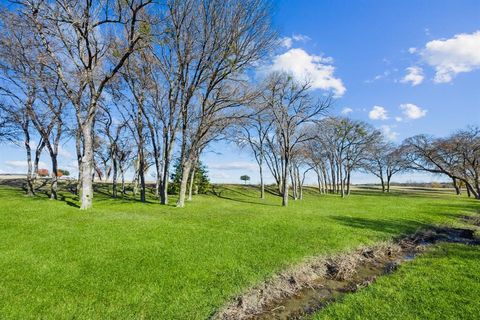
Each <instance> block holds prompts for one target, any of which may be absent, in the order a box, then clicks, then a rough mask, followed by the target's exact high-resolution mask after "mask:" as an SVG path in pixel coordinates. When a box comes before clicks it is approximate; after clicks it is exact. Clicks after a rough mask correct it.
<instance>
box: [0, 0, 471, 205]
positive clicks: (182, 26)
mask: <svg viewBox="0 0 480 320" xmlns="http://www.w3.org/2000/svg"><path fill="white" fill-rule="evenodd" d="M270 11H271V10H270V8H269V4H268V2H266V1H264V0H242V1H240V0H168V1H166V2H165V3H162V4H159V3H156V2H154V1H151V0H122V1H105V0H78V1H70V0H49V1H45V0H19V1H15V2H14V3H12V6H11V7H10V8H8V9H2V10H1V11H0V21H1V28H2V31H3V32H2V34H0V77H1V78H0V94H1V96H2V100H1V101H0V122H1V127H0V128H1V129H0V138H3V139H4V140H9V141H13V142H18V141H22V142H21V143H22V144H23V145H24V147H25V150H26V158H27V163H28V175H27V176H28V178H27V192H28V194H33V193H34V186H33V181H34V179H35V175H36V173H37V172H38V163H39V159H40V155H41V154H42V152H43V151H44V150H46V151H47V152H48V154H49V156H50V158H51V162H52V170H51V172H52V174H53V178H52V183H51V197H52V198H56V197H57V188H58V186H57V174H56V173H57V172H58V160H57V158H58V153H59V148H60V146H61V144H60V143H62V142H65V141H68V140H69V139H72V140H73V141H74V143H75V147H76V155H77V164H78V169H79V176H78V186H77V190H78V192H79V196H80V200H81V208H82V209H88V208H90V207H91V206H92V199H93V179H94V177H96V178H98V179H100V180H108V181H111V184H112V195H113V196H114V197H116V196H117V194H118V184H119V183H121V192H124V190H125V175H126V172H127V171H128V170H133V171H134V174H133V177H134V179H133V184H134V190H135V192H136V193H137V192H138V194H139V195H140V200H142V201H145V198H146V187H145V181H146V174H147V173H148V172H153V176H154V178H155V181H156V183H155V195H156V196H157V197H158V199H159V201H160V203H162V204H167V203H168V190H170V191H172V190H173V191H175V192H177V193H178V201H177V206H179V207H183V206H184V205H185V200H187V198H188V197H189V195H190V197H191V194H192V192H191V191H190V192H189V190H192V189H193V185H197V184H198V185H200V182H198V183H197V182H195V183H194V181H199V180H198V179H200V178H198V177H199V172H200V171H201V170H204V168H203V167H202V166H201V165H200V156H201V154H202V152H204V151H205V149H206V148H207V147H208V145H209V144H210V143H211V142H212V141H215V140H217V139H220V138H224V137H225V136H229V137H231V138H232V139H234V140H235V141H236V142H237V143H238V144H240V145H241V146H244V147H248V148H249V149H250V150H251V151H252V153H253V155H254V158H255V160H256V161H257V163H258V167H259V173H260V179H261V197H262V198H263V197H264V193H265V191H264V170H265V169H267V170H268V171H269V172H270V173H271V174H272V176H273V177H274V179H275V182H276V185H277V187H278V193H279V194H280V195H281V196H282V199H283V200H282V202H283V205H285V206H286V205H287V204H288V201H289V196H290V193H291V196H292V197H293V198H294V199H297V198H299V199H301V198H302V186H303V185H304V182H305V180H306V178H307V176H308V175H311V174H313V173H315V175H316V177H317V181H318V188H319V191H320V192H322V193H327V192H330V193H339V194H341V195H342V196H343V197H344V196H348V194H350V185H351V175H352V172H354V171H360V170H361V171H367V172H370V173H373V174H374V175H376V176H378V177H379V179H380V181H381V183H382V187H383V190H384V191H386V192H388V191H389V185H390V181H391V179H392V176H393V175H395V174H396V173H398V172H401V171H403V170H423V171H428V172H433V173H442V174H446V175H447V176H449V177H450V178H451V179H452V181H453V182H454V184H455V185H456V186H457V187H459V186H460V185H461V184H463V185H465V186H466V189H467V192H468V193H469V194H471V195H473V196H475V197H479V193H480V192H479V186H478V171H479V169H478V162H479V160H478V159H479V157H478V153H479V151H478V150H479V148H478V144H479V143H478V139H479V138H478V135H479V134H478V129H474V128H469V129H468V130H465V131H462V132H459V133H456V134H455V135H453V136H452V137H449V138H445V139H433V138H430V137H426V136H417V137H413V138H410V139H407V140H406V141H405V142H404V143H403V144H402V145H401V146H394V145H392V144H391V143H389V142H387V141H386V139H385V138H384V137H383V136H382V134H381V133H380V132H379V131H378V130H375V129H374V128H373V127H371V126H370V125H368V124H366V123H364V122H361V121H355V120H351V119H348V118H338V117H326V114H327V111H328V109H329V108H330V107H331V106H332V104H333V98H332V97H331V96H320V97H318V96H315V95H313V94H312V90H311V83H310V82H309V81H308V80H305V81H298V80H295V79H294V78H293V77H292V76H291V75H290V74H287V73H284V72H274V73H271V74H269V75H267V76H265V77H264V79H263V80H261V81H259V82H255V81H253V80H251V78H250V77H249V73H250V72H251V70H252V67H253V66H254V65H255V64H256V63H258V62H259V61H260V60H261V59H262V58H264V57H265V56H266V55H267V54H268V53H269V52H270V51H271V49H272V48H274V47H275V44H276V43H277V37H276V35H275V32H273V31H272V28H271V25H270V16H269V12H270ZM20 137H21V138H20ZM33 139H36V140H37V141H36V143H33ZM174 158H178V164H177V165H176V166H175V168H174V181H175V186H174V187H173V186H172V187H169V184H170V180H171V175H170V171H171V169H172V168H171V167H172V162H173V159H174ZM200 176H201V175H200ZM119 180H120V182H119ZM460 183H461V184H460Z"/></svg>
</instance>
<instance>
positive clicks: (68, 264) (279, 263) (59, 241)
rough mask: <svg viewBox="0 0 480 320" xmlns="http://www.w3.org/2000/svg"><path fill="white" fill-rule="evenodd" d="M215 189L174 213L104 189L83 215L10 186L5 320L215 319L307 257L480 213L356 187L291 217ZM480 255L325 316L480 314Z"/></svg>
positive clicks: (2, 244) (406, 272)
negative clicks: (114, 195) (242, 296)
mask: <svg viewBox="0 0 480 320" xmlns="http://www.w3.org/2000/svg"><path fill="white" fill-rule="evenodd" d="M215 190H216V194H217V195H216V196H215V195H213V194H210V195H202V196H196V197H195V199H194V201H193V202H191V203H188V206H187V207H186V208H184V209H177V208H174V207H172V206H161V205H158V204H157V203H155V201H154V200H153V199H150V202H149V203H146V204H144V203H139V202H137V201H134V200H131V199H117V200H114V199H111V198H110V197H109V196H108V191H107V190H106V188H105V187H103V188H102V189H101V190H99V192H97V194H96V198H95V201H94V209H93V210H92V211H88V212H81V211H79V210H78V209H77V207H76V206H77V201H76V199H75V198H74V197H73V196H72V195H71V194H69V193H67V192H64V193H62V194H63V196H64V197H63V201H50V200H48V199H47V198H46V196H45V195H40V196H37V197H35V198H28V197H25V196H24V195H23V194H22V192H21V191H20V190H19V189H16V188H12V187H5V186H4V187H0V270H1V273H2V275H1V276H0V318H1V319H39V318H41V319H72V318H75V319H107V318H108V319H112V318H113V319H206V318H208V317H209V316H211V315H212V314H213V313H214V312H215V311H216V310H217V309H218V308H219V307H220V306H222V305H223V304H224V303H226V302H227V301H228V300H229V299H230V298H232V297H234V296H235V295H236V294H238V293H241V292H242V291H244V290H245V289H246V288H248V287H249V286H252V285H254V284H255V283H258V282H259V281H262V280H264V279H266V278H268V277H269V276H271V275H272V274H273V273H275V272H277V271H279V270H282V269H284V268H286V267H287V266H288V265H291V264H294V263H298V262H300V261H302V260H303V259H305V258H306V257H308V256H312V255H324V254H331V253H336V252H340V251H347V250H351V249H353V248H356V247H358V246H359V245H365V244H372V243H375V242H378V241H382V240H386V239H391V238H392V237H394V236H396V235H399V234H401V233H406V232H413V231H414V230H416V229H418V228H424V227H427V226H429V225H432V224H457V223H459V222H458V221H459V220H458V216H459V215H463V214H474V213H477V212H478V211H479V210H480V205H479V202H478V201H475V200H470V199H467V198H465V197H456V196H454V195H453V194H452V193H449V192H448V191H446V190H443V189H442V190H430V189H428V188H421V190H420V189H418V190H417V189H416V190H411V189H408V188H407V189H405V188H403V189H395V190H394V191H393V192H392V194H388V195H387V194H382V193H380V192H378V191H376V190H372V189H370V188H356V189H355V190H354V194H352V195H351V196H350V197H348V198H346V199H341V198H340V197H339V196H337V195H327V196H325V195H323V196H319V195H318V194H317V193H316V192H315V191H314V190H313V189H312V190H309V191H307V192H306V195H305V199H304V200H302V201H291V206H290V207H288V208H283V207H281V206H280V202H281V200H280V199H279V198H278V197H275V196H273V195H271V194H269V195H268V197H267V199H266V200H260V199H258V193H257V191H256V190H255V189H254V188H253V187H248V186H245V187H244V186H227V185H225V186H217V187H215ZM479 254H480V253H479V251H478V249H475V250H473V249H471V248H469V247H464V246H460V245H458V246H457V245H445V246H441V247H440V248H439V249H438V251H434V252H432V253H431V254H430V255H429V256H426V257H424V258H421V259H418V260H416V261H413V263H408V264H406V265H405V266H402V267H401V269H400V270H399V272H398V273H396V274H394V275H392V276H390V277H387V278H384V279H381V281H379V282H378V283H376V284H374V285H373V286H372V287H369V288H367V289H365V290H364V291H361V292H359V293H357V294H354V295H351V296H348V297H347V298H346V299H345V300H344V301H343V302H341V303H336V304H333V305H331V307H329V308H327V309H326V310H324V312H321V313H319V314H318V317H320V318H322V317H323V318H337V319H345V318H358V319H366V318H372V319H373V318H375V319H382V318H385V317H386V316H387V315H389V316H390V315H392V312H399V315H405V317H401V316H399V317H398V318H399V319H401V318H412V317H414V315H416V314H418V318H421V319H424V318H425V315H426V314H427V313H422V311H421V310H420V311H418V312H419V313H415V312H413V311H412V312H410V313H408V312H407V311H408V309H409V306H408V305H404V304H411V307H410V309H411V310H416V309H415V308H419V307H421V306H425V308H427V309H425V310H430V308H432V306H433V304H434V303H435V305H436V306H437V307H438V310H436V312H435V313H432V315H433V317H435V318H442V317H441V315H443V314H445V315H446V316H448V317H453V318H454V317H455V316H460V315H462V314H465V315H467V316H469V315H472V314H473V312H474V311H477V310H478V308H479V306H480V303H479V302H478V301H479V299H478V297H479V291H480V290H479V287H478V283H479V279H478V274H479V269H478V259H479ZM436 257H438V258H436ZM475 263H476V266H474V264H475ZM469 271H471V272H469ZM456 284H458V286H461V288H458V289H455V288H457V285H456ZM412 287H414V288H416V289H415V290H411V289H412ZM406 290H410V291H409V292H408V294H407V293H406ZM440 292H441V294H440ZM422 299H424V300H422ZM450 301H453V302H452V303H449V302H450ZM397 302H398V303H402V304H403V305H401V306H396V304H397ZM379 310H380V311H379ZM411 310H410V311H411ZM387 318H393V317H387Z"/></svg>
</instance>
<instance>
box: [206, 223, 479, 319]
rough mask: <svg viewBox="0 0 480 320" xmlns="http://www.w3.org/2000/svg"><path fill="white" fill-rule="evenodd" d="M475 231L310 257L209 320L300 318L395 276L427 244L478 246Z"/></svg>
mask: <svg viewBox="0 0 480 320" xmlns="http://www.w3.org/2000/svg"><path fill="white" fill-rule="evenodd" d="M476 221H477V220H476ZM470 222H473V221H470ZM474 233H475V231H474V230H470V229H460V228H434V229H431V230H426V231H421V232H417V233H415V234H412V235H409V236H406V237H402V238H399V239H396V240H395V241H393V242H392V243H386V244H380V245H376V246H374V247H371V248H361V249H358V250H356V251H354V252H353V253H350V254H341V255H336V256H333V257H321V258H315V259H311V260H309V261H307V262H305V263H303V264H301V265H299V266H296V267H293V268H291V269H289V270H286V271H285V272H282V273H280V274H278V275H276V276H274V277H273V278H272V279H270V280H268V281H266V282H264V283H262V284H260V285H258V286H256V287H254V288H252V289H250V290H249V291H248V292H246V293H245V294H243V295H241V296H239V297H237V298H236V299H234V300H233V301H232V302H231V303H230V304H229V305H227V306H226V307H224V308H223V309H221V310H220V311H219V312H218V313H217V314H216V315H214V317H213V319H222V320H227V319H300V318H302V317H304V316H306V315H309V314H312V313H314V312H317V311H318V310H320V309H322V308H323V307H325V306H326V305H327V304H328V303H331V302H333V301H335V300H336V299H338V298H339V297H341V296H343V295H345V294H347V293H351V292H355V291H357V290H358V289H360V288H363V287H366V286H368V285H370V284H371V283H372V282H374V281H375V279H376V278H377V277H378V276H381V275H385V274H390V273H392V272H395V270H396V269H397V267H398V266H399V265H400V264H401V263H403V262H405V261H408V260H412V259H414V258H415V256H416V255H417V254H419V253H421V252H422V251H424V250H425V249H426V248H427V247H428V246H429V245H432V244H435V243H438V242H457V243H464V244H469V245H478V244H480V239H477V238H475V235H474Z"/></svg>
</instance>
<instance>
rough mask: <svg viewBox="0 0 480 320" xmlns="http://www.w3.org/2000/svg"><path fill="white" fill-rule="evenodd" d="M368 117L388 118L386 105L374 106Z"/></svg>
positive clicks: (376, 118) (375, 118)
mask: <svg viewBox="0 0 480 320" xmlns="http://www.w3.org/2000/svg"><path fill="white" fill-rule="evenodd" d="M368 117H369V118H370V119H372V120H387V119H388V114H387V110H385V108H384V107H380V106H373V108H372V110H370V112H369V113H368Z"/></svg>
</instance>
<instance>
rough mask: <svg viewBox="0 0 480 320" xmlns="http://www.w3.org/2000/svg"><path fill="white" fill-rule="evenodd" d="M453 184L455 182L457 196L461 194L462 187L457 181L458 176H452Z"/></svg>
mask: <svg viewBox="0 0 480 320" xmlns="http://www.w3.org/2000/svg"><path fill="white" fill-rule="evenodd" d="M452 184H453V187H454V188H455V194H456V195H457V196H459V195H460V187H459V186H458V182H457V179H456V178H452Z"/></svg>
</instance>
